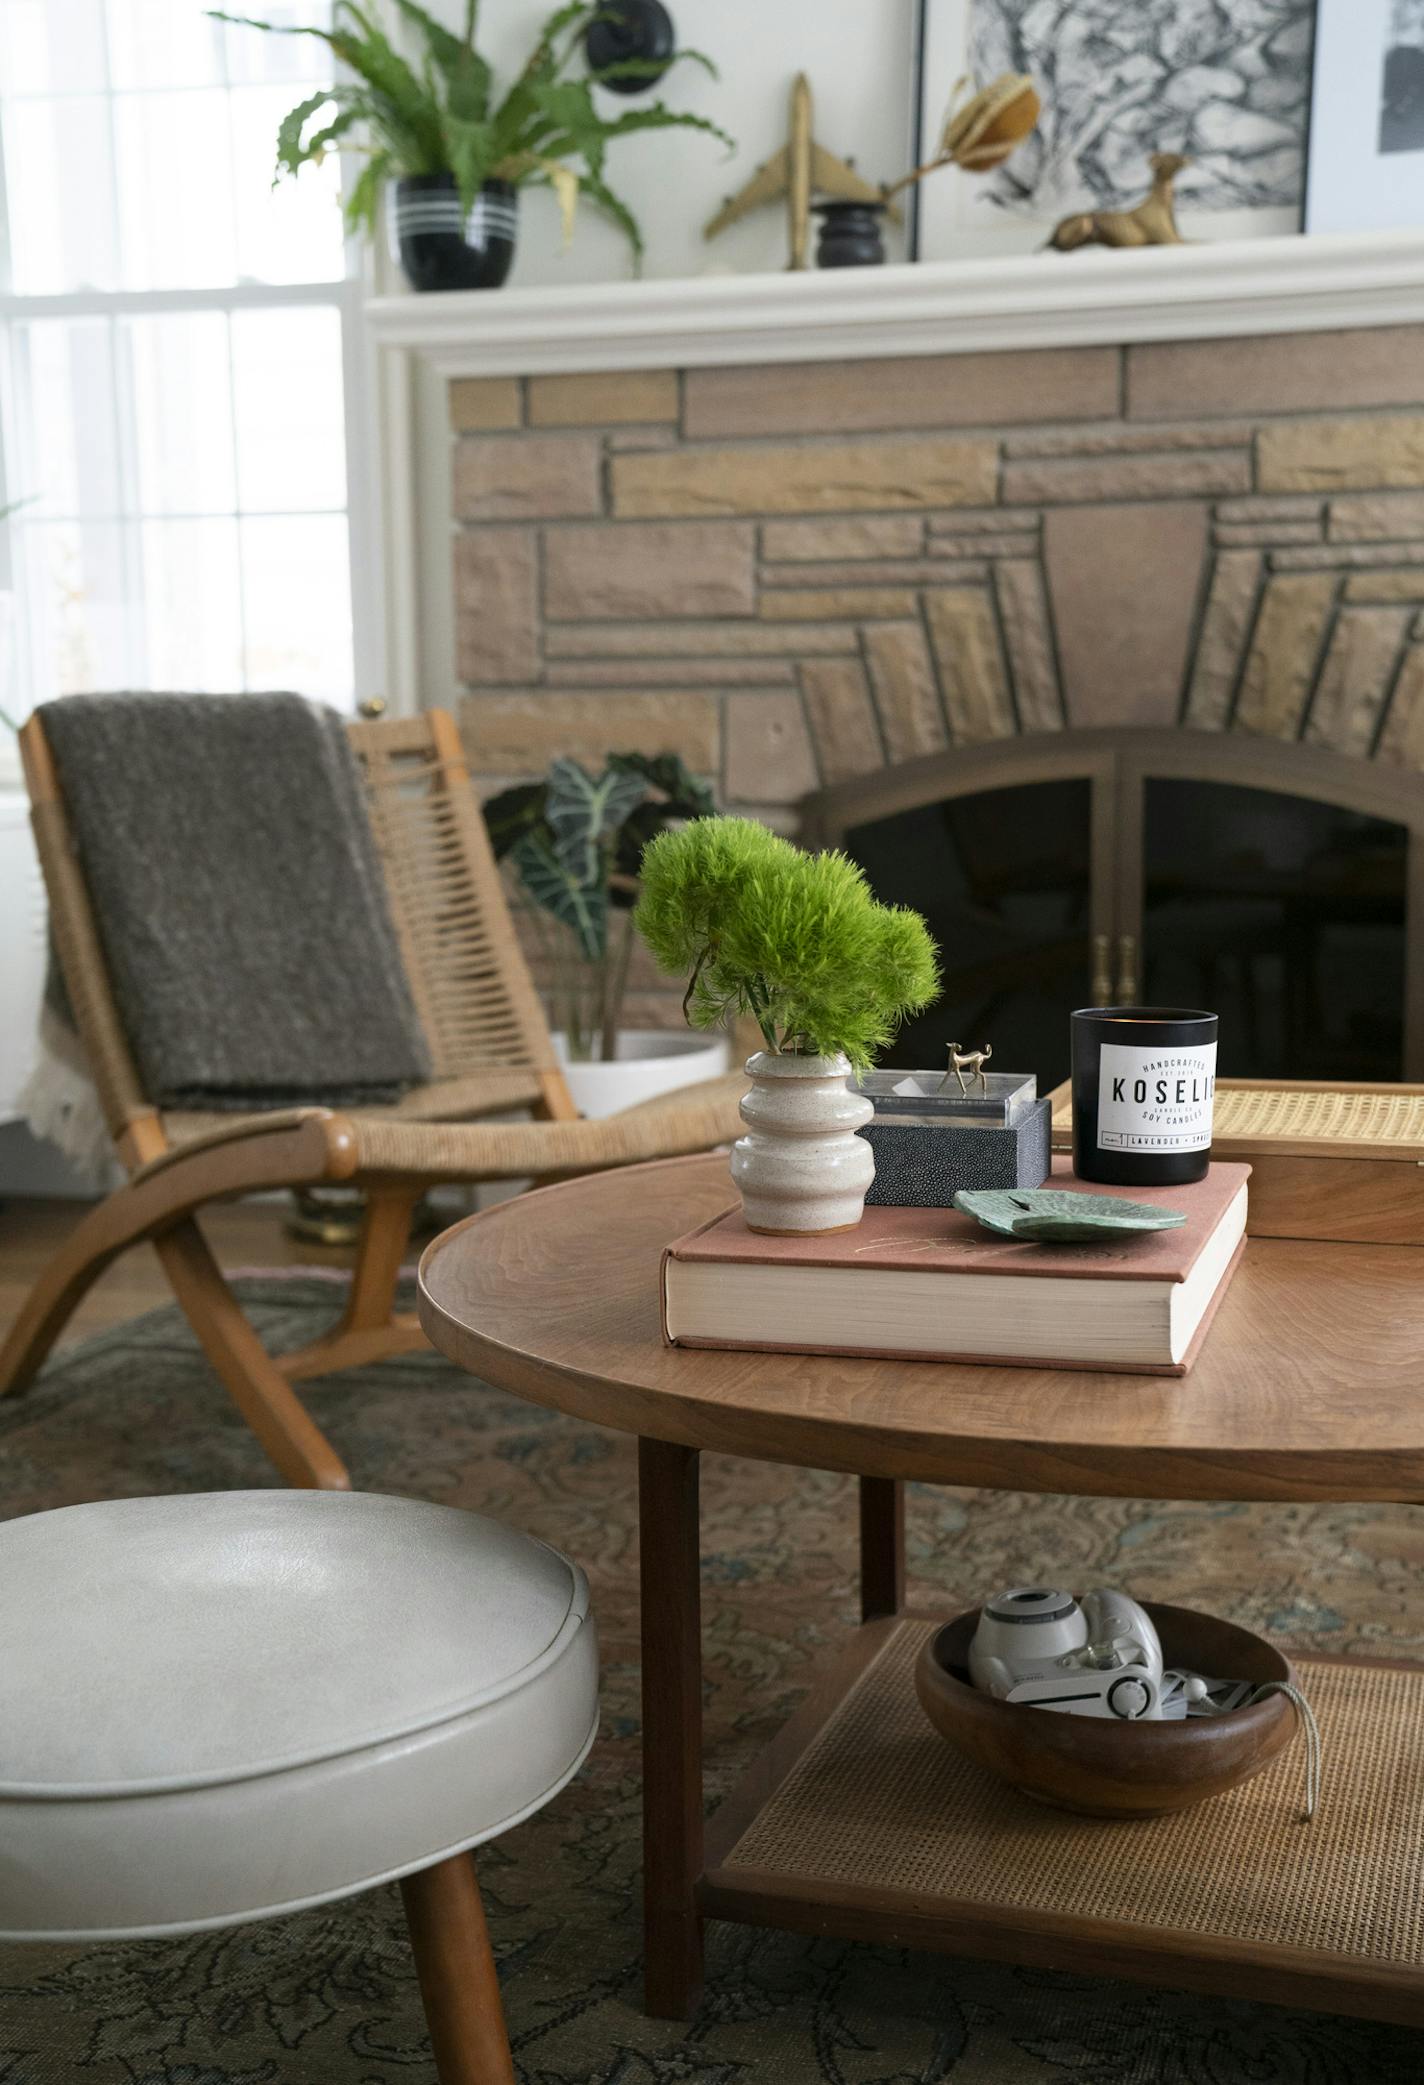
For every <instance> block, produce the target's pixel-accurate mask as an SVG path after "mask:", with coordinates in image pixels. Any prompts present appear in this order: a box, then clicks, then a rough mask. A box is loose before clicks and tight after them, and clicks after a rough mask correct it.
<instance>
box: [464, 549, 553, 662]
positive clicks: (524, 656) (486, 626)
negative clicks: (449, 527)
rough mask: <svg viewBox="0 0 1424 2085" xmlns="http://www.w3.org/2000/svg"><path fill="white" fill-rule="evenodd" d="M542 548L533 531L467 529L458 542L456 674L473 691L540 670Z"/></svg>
mask: <svg viewBox="0 0 1424 2085" xmlns="http://www.w3.org/2000/svg"><path fill="white" fill-rule="evenodd" d="M538 577H539V567H538V548H537V545H536V543H535V540H534V531H533V529H528V528H482V529H465V530H462V531H461V532H460V534H459V535H457V536H456V538H455V671H456V674H457V676H458V677H459V679H460V680H462V681H464V682H465V683H466V684H467V685H469V686H474V685H476V684H478V683H480V682H484V681H521V680H528V679H530V678H532V676H533V675H534V674H536V673H537V672H538V671H539V628H538Z"/></svg>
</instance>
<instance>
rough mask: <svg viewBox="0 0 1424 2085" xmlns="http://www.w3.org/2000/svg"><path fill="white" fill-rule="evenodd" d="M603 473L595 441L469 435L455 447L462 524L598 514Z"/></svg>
mask: <svg viewBox="0 0 1424 2085" xmlns="http://www.w3.org/2000/svg"><path fill="white" fill-rule="evenodd" d="M598 470H599V447H598V443H597V441H596V440H595V439H594V437H593V436H592V435H586V434H516V435H466V436H464V437H463V439H462V440H460V441H459V442H457V443H456V445H455V514H456V517H457V518H458V519H459V520H462V521H523V520H538V519H544V518H546V517H554V516H558V515H582V514H597V513H598V511H599V508H600V506H601V504H602V502H601V499H600V495H599V482H598Z"/></svg>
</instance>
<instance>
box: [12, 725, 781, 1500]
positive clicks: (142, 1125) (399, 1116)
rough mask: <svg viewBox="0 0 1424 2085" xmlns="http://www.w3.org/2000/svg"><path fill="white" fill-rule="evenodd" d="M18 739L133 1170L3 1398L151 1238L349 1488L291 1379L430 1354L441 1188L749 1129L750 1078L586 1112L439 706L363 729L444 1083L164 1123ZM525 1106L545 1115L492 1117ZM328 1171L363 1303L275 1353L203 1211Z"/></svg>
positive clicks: (313, 1466) (317, 1463)
mask: <svg viewBox="0 0 1424 2085" xmlns="http://www.w3.org/2000/svg"><path fill="white" fill-rule="evenodd" d="M20 736H21V749H22V753H23V757H24V763H25V776H26V780H27V783H28V786H29V792H30V802H31V807H32V815H33V820H34V828H35V836H36V841H37V844H38V848H39V855H40V861H41V864H42V866H43V869H44V877H45V883H46V886H47V889H48V892H49V903H50V918H51V924H52V928H53V933H54V941H55V947H56V951H57V953H58V958H59V962H60V966H61V968H62V970H63V973H64V981H65V984H66V986H67V988H68V993H69V1000H70V1005H71V1007H72V1009H73V1013H74V1017H75V1022H76V1025H77V1027H78V1030H79V1034H80V1037H81V1039H82V1041H83V1044H84V1048H85V1052H86V1055H87V1057H88V1060H89V1066H90V1069H91V1071H92V1074H93V1077H94V1081H95V1085H96V1086H97V1089H98V1093H99V1098H100V1102H101V1104H102V1106H103V1109H104V1113H105V1117H106V1119H107V1122H108V1126H109V1130H110V1132H111V1134H112V1136H113V1139H114V1143H115V1146H116V1148H117V1151H118V1156H119V1158H120V1160H121V1161H122V1163H123V1165H124V1166H125V1168H126V1169H127V1171H128V1174H129V1178H128V1179H127V1180H126V1181H125V1183H124V1184H123V1185H122V1186H121V1187H119V1188H116V1189H115V1190H114V1192H113V1193H111V1194H110V1195H109V1196H108V1197H107V1198H106V1199H105V1200H104V1201H102V1202H100V1203H98V1204H97V1205H96V1206H95V1207H94V1208H93V1209H92V1210H91V1211H90V1212H89V1214H88V1215H86V1216H85V1217H84V1218H83V1219H82V1220H81V1221H80V1223H79V1224H78V1225H77V1226H76V1227H75V1229H74V1231H73V1233H72V1234H71V1236H70V1237H69V1239H68V1240H67V1241H66V1243H65V1244H64V1246H63V1247H62V1248H61V1250H60V1251H59V1253H57V1254H56V1256H55V1258H54V1259H53V1260H52V1261H51V1263H50V1265H49V1266H48V1267H47V1268H46V1270H45V1272H44V1273H43V1274H42V1275H41V1277H40V1279H39V1281H38V1282H37V1283H36V1285H35V1288H34V1290H33V1292H32V1294H31V1295H30V1296H29V1298H28V1300H27V1301H26V1303H25V1306H24V1308H23V1310H22V1311H21V1313H20V1316H19V1318H18V1320H17V1321H16V1323H15V1325H14V1326H13V1328H12V1329H11V1331H10V1334H9V1336H8V1338H7V1339H6V1340H5V1343H4V1345H3V1347H0V1396H3V1395H4V1394H5V1393H6V1392H9V1391H16V1390H22V1389H23V1388H24V1387H25V1386H26V1385H27V1384H28V1383H29V1382H31V1381H32V1379H33V1378H34V1376H35V1374H36V1373H37V1371H38V1370H39V1368H40V1366H41V1365H42V1363H43V1361H44V1359H45V1356H46V1354H47V1353H48V1352H49V1350H50V1347H51V1346H52V1345H53V1343H54V1341H55V1339H56V1338H57V1337H58V1335H59V1333H60V1332H61V1330H62V1329H63V1327H64V1324H65V1322H66V1320H67V1319H68V1318H69V1316H70V1313H71V1312H72V1311H73V1310H74V1308H75V1306H76V1305H77V1304H78V1303H79V1301H80V1299H81V1298H82V1297H83V1296H84V1294H85V1292H86V1291H87V1290H88V1289H89V1287H90V1286H91V1284H92V1283H93V1282H94V1281H95V1280H96V1279H97V1277H98V1276H99V1275H100V1274H101V1273H102V1272H103V1270H104V1268H105V1267H107V1266H108V1265H109V1263H110V1262H111V1261H112V1260H114V1259H115V1258H116V1257H117V1256H118V1255H119V1254H120V1253H121V1252H124V1251H126V1250H127V1248H128V1247H129V1246H131V1245H136V1244H138V1243H139V1242H140V1241H142V1240H150V1241H151V1242H152V1243H153V1245H154V1246H155V1248H156V1249H157V1252H158V1257H159V1259H160V1260H161V1262H162V1264H163V1267H164V1270H165V1272H166V1273H167V1275H168V1279H169V1281H170V1282H171V1283H172V1286H173V1291H174V1294H175V1295H176V1297H177V1299H178V1302H179V1304H180V1306H181V1307H182V1310H183V1312H184V1315H185V1316H186V1317H187V1319H188V1322H189V1324H190V1325H191V1326H192V1328H193V1330H194V1332H195V1333H196V1334H197V1336H198V1339H199V1341H200V1342H201V1344H202V1347H203V1350H204V1352H205V1353H206V1354H207V1357H208V1359H209V1361H210V1362H211V1363H212V1366H213V1368H214V1369H215V1370H216V1371H217V1373H218V1375H219V1376H220V1377H221V1378H222V1381H223V1382H224V1384H225V1385H226V1387H227V1389H228V1391H229V1393H230V1395H231V1396H232V1399H233V1401H234V1403H235V1404H236V1405H237V1408H238V1410H239V1411H240V1412H241V1413H242V1416H243V1417H244V1419H245V1420H246V1421H247V1423H248V1425H249V1426H250V1427H251V1428H252V1431H253V1432H254V1433H255V1434H256V1436H257V1438H258V1440H259V1441H260V1442H261V1443H262V1445H263V1447H264V1448H265V1449H266V1451H267V1453H268V1455H269V1456H270V1457H271V1459H272V1461H273V1462H274V1463H275V1464H276V1466H277V1468H278V1469H279V1470H280V1471H281V1472H282V1474H283V1476H285V1477H286V1478H288V1479H289V1481H291V1482H292V1483H295V1484H305V1485H316V1486H323V1487H326V1488H329V1489H337V1490H339V1489H344V1488H346V1486H347V1482H348V1479H347V1475H346V1471H345V1469H344V1467H343V1465H342V1463H341V1461H340V1459H339V1457H338V1456H337V1455H336V1453H335V1451H334V1450H333V1448H332V1447H331V1444H330V1443H329V1442H328V1441H327V1440H326V1439H325V1437H324V1436H323V1435H322V1434H321V1432H320V1431H319V1430H318V1428H317V1427H316V1425H315V1424H314V1423H313V1421H312V1419H311V1417H310V1416H309V1414H308V1413H307V1411H306V1410H305V1408H304V1407H303V1405H302V1404H301V1402H300V1400H299V1399H298V1397H297V1396H296V1394H295V1392H294V1391H293V1389H292V1385H293V1383H296V1382H299V1381H301V1380H302V1379H303V1378H304V1377H308V1376H317V1375H328V1374H331V1373H333V1372H334V1371H336V1370H338V1369H343V1368H352V1367H358V1366H363V1365H365V1364H367V1363H369V1362H373V1361H378V1360H382V1359H384V1358H385V1357H386V1356H388V1355H391V1354H398V1353H402V1352H405V1351H407V1350H409V1349H410V1348H412V1347H416V1346H419V1345H422V1344H423V1343H424V1335H423V1334H422V1333H421V1331H420V1328H419V1326H418V1324H417V1323H416V1321H415V1319H414V1317H412V1316H408V1315H403V1314H400V1313H397V1312H396V1311H395V1309H394V1300H395V1293H396V1283H397V1279H398V1277H399V1273H400V1268H401V1263H402V1259H403V1257H404V1253H405V1248H406V1244H407V1240H408V1238H409V1234H410V1222H411V1216H412V1213H413V1211H414V1209H415V1205H416V1203H417V1202H418V1201H419V1199H420V1197H421V1195H422V1194H423V1193H424V1192H425V1190H426V1189H427V1188H428V1187H430V1186H432V1185H433V1184H434V1183H436V1182H439V1181H459V1182H474V1181H495V1180H523V1179H536V1180H550V1179H559V1178H566V1177H568V1176H570V1175H572V1174H576V1173H583V1172H596V1171H599V1170H601V1169H604V1168H607V1167H611V1166H623V1165H634V1164H637V1163H638V1162H639V1161H640V1160H643V1159H651V1158H670V1157H675V1156H678V1155H680V1154H681V1153H684V1152H694V1151H706V1150H710V1149H711V1148H712V1147H713V1146H715V1145H717V1144H720V1143H725V1142H727V1141H729V1140H730V1139H731V1138H732V1137H734V1136H735V1135H736V1134H737V1133H738V1128H739V1124H738V1118H737V1100H738V1097H739V1095H740V1093H741V1091H742V1090H743V1087H744V1085H745V1081H744V1080H742V1079H740V1078H738V1077H736V1076H728V1077H726V1078H721V1079H714V1080H708V1081H707V1082H706V1083H705V1084H702V1085H699V1086H692V1087H686V1088H684V1089H682V1090H681V1091H680V1092H677V1093H673V1094H669V1095H666V1096H664V1097H662V1098H659V1099H656V1100H652V1101H645V1102H643V1103H642V1104H641V1105H639V1106H637V1107H633V1108H628V1109H626V1110H625V1111H624V1112H623V1113H622V1114H620V1115H613V1116H610V1117H608V1118H606V1119H605V1120H602V1121H597V1122H590V1121H584V1120H582V1119H580V1117H579V1116H578V1112H577V1110H576V1109H575V1107H574V1105H573V1102H572V1101H571V1099H570V1097H569V1093H568V1088H567V1086H566V1085H565V1083H564V1079H563V1075H562V1073H561V1072H560V1070H559V1068H558V1063H557V1060H556V1057H555V1054H554V1047H553V1044H552V1042H551V1040H550V1037H549V1030H548V1027H547V1025H546V1023H545V1020H544V1016H543V1011H542V1009H541V1007H540V1004H539V1000H538V996H537V994H536V993H535V990H534V986H533V983H532V981H531V979H530V976H529V972H528V969H527V967H526V965H525V962H524V958H523V954H522V952H521V950H520V947H519V943H518V941H517V939H516V936H515V933H514V928H513V926H512V924H511V921H510V917H509V912H508V908H507V906H506V903H505V898H504V892H503V889H502V887H501V883H500V877H499V871H498V869H497V868H496V866H495V862H494V857H493V855H492V853H491V851H490V846H489V841H488V838H487V836H486V833H485V828H484V821H483V819H482V818H481V817H480V813H479V809H478V806H477V804H476V801H475V796H474V792H473V790H472V789H471V787H470V774H469V768H468V766H467V765H466V761H465V756H464V752H463V749H462V747H461V743H460V737H459V733H458V731H457V730H456V727H455V722H454V719H453V718H452V717H451V716H449V714H448V713H447V712H445V711H442V710H429V711H426V712H425V713H424V714H423V715H422V716H419V717H414V718H410V719H399V720H396V719H392V720H384V719H383V720H381V721H379V722H374V723H361V724H353V725H352V726H351V739H352V744H353V746H354V748H355V751H356V754H357V757H358V760H359V761H360V764H361V767H362V771H363V774H364V778H365V783H366V790H367V802H368V807H369V811H370V816H371V823H372V827H373V830H374V833H375V837H376V844H377V848H378V851H379V853H380V856H381V860H382V863H383V866H384V869H385V873H386V883H387V891H388V895H389V900H390V906H391V911H392V915H393V918H394V922H395V927H396V932H397V935H398V938H399V941H400V946H401V951H402V954H403V956H404V959H405V966H406V971H407V974H408V976H409V979H410V985H411V991H412V993H413V996H414V999H415V1003H416V1008H417V1011H418V1013H419V1016H420V1019H421V1022H422V1025H423V1027H424V1029H425V1033H426V1037H427V1040H428V1042H429V1046H430V1054H431V1060H432V1064H433V1067H434V1076H433V1077H432V1079H431V1081H430V1083H429V1084H427V1085H424V1086H420V1087H417V1088H416V1089H415V1090H414V1091H412V1092H410V1093H408V1094H406V1095H405V1096H404V1098H403V1099H402V1100H401V1101H399V1102H398V1103H397V1104H395V1105H394V1106H392V1107H389V1108H383V1109H380V1110H370V1111H367V1110H363V1109H342V1110H335V1109H328V1108H302V1109H283V1110H273V1111H269V1112H267V1113H258V1114H188V1113H172V1112H164V1111H160V1110H159V1109H158V1108H156V1107H155V1106H154V1105H153V1104H152V1102H151V1101H149V1100H148V1099H147V1097H146V1096H145V1094H144V1093H143V1091H142V1089H141V1087H140V1084H139V1080H138V1075H137V1073H136V1071H135V1068H134V1062H133V1058H132V1056H131V1054H130V1051H129V1048H128V1044H127V1042H126V1040H125V1037H124V1033H123V1028H122V1026H121V1023H120V1020H119V1016H118V1012H117V1009H116V1006H115V1002H114V997H113V993H112V991H111V990H110V985H109V980H108V977H107V975H106V972H105V966H104V959H103V954H102V951H101V948H100V943H99V937H98V933H97V930H96V927H95V923H94V916H93V912H92V910H91V908H90V904H89V896H88V892H87V890H86V888H85V884H84V878H83V875H82V873H81V871H80V867H79V864H78V861H77V859H76V855H75V850H74V846H73V842H72V839H71V834H70V827H69V821H68V819H67V817H66V813H65V805H64V800H63V796H62V792H61V789H60V786H59V778H58V774H57V771H56V767H55V762H54V759H53V756H52V754H51V751H50V748H49V745H48V743H47V741H46V738H45V734H44V727H43V724H42V722H41V720H40V719H39V718H38V717H35V718H32V719H31V720H30V722H29V723H28V724H27V725H26V726H25V727H24V730H23V731H22V733H21V735H20ZM517 1111H523V1112H525V1113H526V1114H527V1115H528V1116H531V1117H532V1118H533V1119H527V1120H511V1121H498V1122H492V1121H488V1120H481V1119H479V1118H481V1117H489V1116H492V1115H507V1114H511V1113H515V1112H517ZM323 1181H343V1182H349V1183H352V1184H354V1185H356V1186H359V1187H361V1188H362V1189H364V1191H365V1195H366V1201H367V1213H366V1217H365V1222H364V1227H363V1231H362V1236H361V1240H360V1243H359V1246H358V1248H357V1254H356V1264H355V1270H354V1273H353V1277H352V1282H351V1289H350V1293H349V1296H348V1299H347V1303H346V1307H345V1310H344V1312H343V1314H342V1316H341V1318H340V1320H339V1322H338V1323H337V1324H336V1325H335V1326H334V1327H333V1328H332V1330H331V1331H329V1332H327V1333H326V1334H325V1335H324V1336H323V1337H322V1338H320V1339H318V1340H316V1341H315V1342H314V1343H313V1344H312V1345H310V1346H306V1347H303V1348H300V1349H299V1350H297V1351H296V1352H293V1353H289V1354H282V1355H277V1356H272V1355H269V1354H268V1353H267V1352H266V1351H265V1349H264V1348H263V1346H262V1345H261V1342H260V1341H259V1340H258V1338H257V1335H256V1333H255V1332H254V1331H253V1329H252V1327H251V1326H250V1325H249V1324H248V1322H247V1320H246V1318H245V1317H244V1316H243V1314H242V1312H241V1310H240V1309H239V1308H238V1305H237V1303H236V1301H235V1299H234V1298H233V1295H232V1293H231V1291H230V1290H229V1288H228V1286H227V1283H226V1282H225V1281H224V1279H223V1276H222V1273H221V1271H220V1270H219V1268H218V1265H217V1262H216V1261H215V1260H214V1258H213V1255H212V1253H211V1251H210V1249H209V1247H208V1244H207V1241H206V1240H205V1238H204V1236H203V1233H202V1230H201V1229H200V1227H199V1224H198V1222H197V1212H198V1211H199V1210H200V1209H201V1208H202V1207H203V1206H204V1204H205V1203H208V1202H216V1201H224V1200H230V1199H232V1198H233V1197H235V1196H239V1195H246V1194H254V1193H259V1192H262V1191H264V1190H269V1189H273V1188H291V1187H306V1186H312V1185H315V1184H317V1183H319V1182H323Z"/></svg>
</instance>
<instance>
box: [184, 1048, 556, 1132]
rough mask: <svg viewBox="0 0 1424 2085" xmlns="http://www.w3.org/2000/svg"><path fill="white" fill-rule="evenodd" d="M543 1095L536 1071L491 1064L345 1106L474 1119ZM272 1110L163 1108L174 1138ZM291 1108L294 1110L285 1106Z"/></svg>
mask: <svg viewBox="0 0 1424 2085" xmlns="http://www.w3.org/2000/svg"><path fill="white" fill-rule="evenodd" d="M542 1098H543V1089H542V1087H541V1086H540V1083H539V1074H538V1072H537V1071H534V1070H532V1069H531V1070H525V1069H524V1068H523V1067H521V1066H513V1067H511V1066H507V1065H499V1064H491V1065H489V1066H487V1067H482V1068H481V1069H480V1070H478V1071H471V1072H467V1073H466V1074H465V1075H464V1077H462V1078H458V1079H432V1080H431V1081H430V1082H429V1084H428V1085H425V1086H415V1087H413V1088H412V1089H411V1091H410V1092H409V1093H406V1094H403V1095H402V1097H401V1098H400V1099H399V1100H398V1101H392V1102H391V1103H390V1105H389V1106H387V1107H381V1108H353V1109H350V1110H349V1111H347V1112H348V1113H349V1115H350V1119H351V1120H352V1121H353V1122H362V1121H365V1120H367V1119H371V1120H374V1121H381V1122H388V1121H391V1122H475V1121H478V1120H479V1119H480V1117H481V1116H483V1115H499V1114H502V1113H503V1112H504V1111H505V1110H506V1109H512V1108H533V1107H537V1106H538V1105H539V1102H540V1100H541V1099H542ZM274 1112H275V1110H269V1111H267V1112H265V1113H264V1112H262V1111H260V1110H256V1109H254V1110H253V1111H252V1112H251V1113H249V1114H237V1113H228V1112H226V1111H223V1112H222V1113H219V1112H218V1111H217V1110H215V1109H210V1110H208V1111H206V1112H200V1111H198V1110H195V1109H191V1110H190V1109H183V1110H181V1111H174V1112H171V1113H166V1114H164V1116H163V1117H162V1122H163V1131H164V1135H165V1136H166V1137H167V1138H168V1140H169V1142H170V1143H173V1144H191V1143H193V1142H195V1141H196V1140H197V1139H199V1138H203V1139H209V1138H212V1137H214V1136H220V1135H244V1134H247V1133H249V1132H250V1131H252V1130H254V1129H261V1128H263V1127H265V1126H266V1125H267V1124H268V1123H269V1122H270V1121H271V1119H272V1114H273V1113H274ZM287 1112H290V1111H288V1110H283V1113H287Z"/></svg>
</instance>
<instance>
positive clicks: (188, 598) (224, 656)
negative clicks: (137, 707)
mask: <svg viewBox="0 0 1424 2085" xmlns="http://www.w3.org/2000/svg"><path fill="white" fill-rule="evenodd" d="M141 534H142V555H143V628H144V640H145V661H144V665H145V672H146V679H145V681H144V686H146V687H150V688H172V689H176V690H178V691H179V692H180V693H183V694H189V693H202V694H223V693H233V692H236V691H237V690H238V689H240V688H241V686H242V599H241V592H240V583H239V576H238V554H237V523H236V522H235V521H146V522H144V523H143V525H142V531H141Z"/></svg>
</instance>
